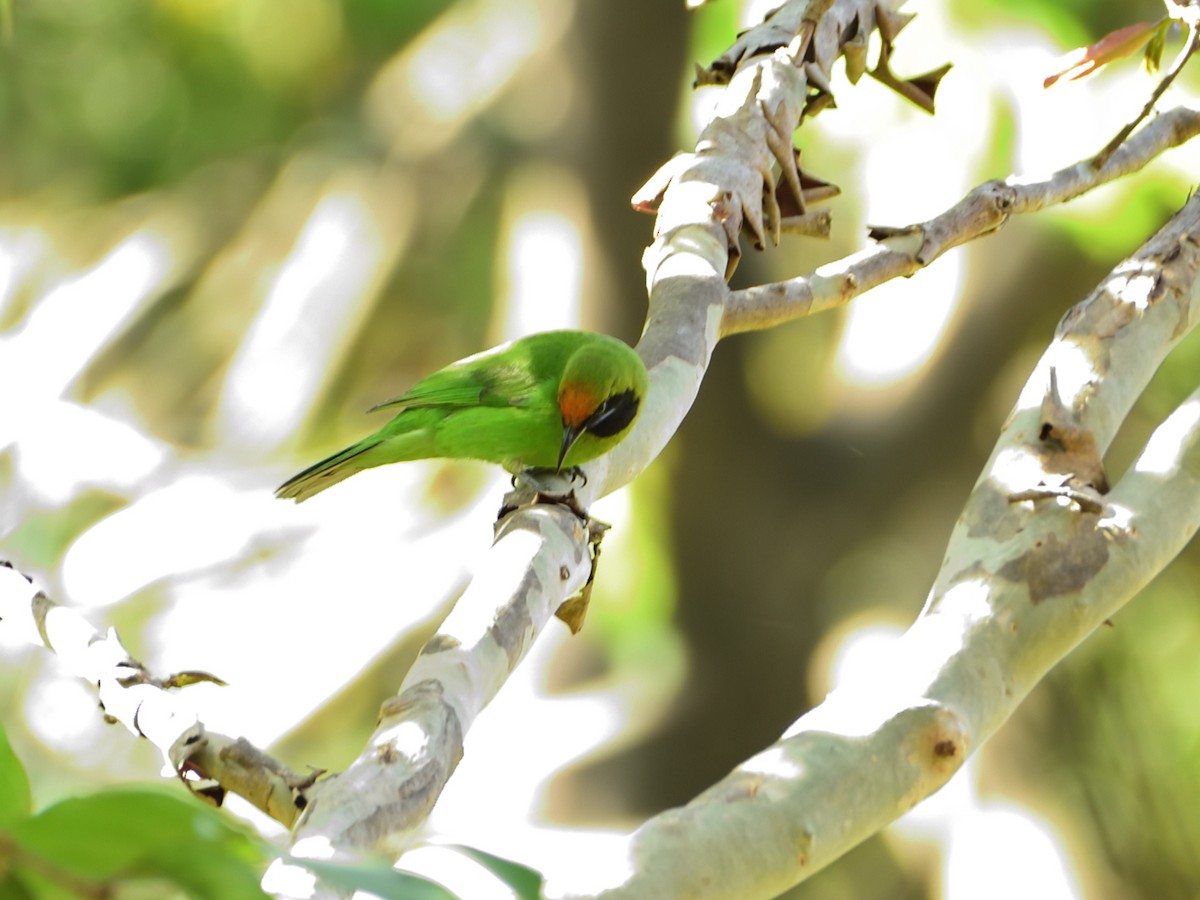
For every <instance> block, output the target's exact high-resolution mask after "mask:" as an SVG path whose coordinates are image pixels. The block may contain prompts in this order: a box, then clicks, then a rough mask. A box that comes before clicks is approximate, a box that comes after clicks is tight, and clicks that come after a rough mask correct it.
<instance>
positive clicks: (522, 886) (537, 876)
mask: <svg viewBox="0 0 1200 900" xmlns="http://www.w3.org/2000/svg"><path fill="white" fill-rule="evenodd" d="M452 847H453V849H455V850H457V851H458V852H459V853H462V854H464V855H466V856H469V857H471V859H473V860H475V862H477V863H479V864H480V865H481V866H483V867H484V868H485V869H487V870H488V871H489V872H491V873H492V874H493V875H495V876H496V877H497V878H499V879H500V880H501V881H503V882H504V883H505V884H507V885H508V886H509V887H510V888H512V889H513V890H514V891H516V893H517V897H519V898H520V900H538V898H539V897H541V896H542V885H543V884H545V881H546V879H545V878H543V877H542V873H541V872H538V871H537V870H535V869H531V868H529V866H527V865H524V864H523V863H519V862H514V861H513V860H511V859H505V858H504V857H502V856H493V855H492V854H491V853H485V852H484V851H483V850H479V849H477V848H475V847H467V846H465V845H463V844H454V845H452Z"/></svg>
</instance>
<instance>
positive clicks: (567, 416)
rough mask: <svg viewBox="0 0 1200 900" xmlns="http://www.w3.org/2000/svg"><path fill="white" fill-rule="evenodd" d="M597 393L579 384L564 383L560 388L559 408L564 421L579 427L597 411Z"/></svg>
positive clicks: (573, 426)
mask: <svg viewBox="0 0 1200 900" xmlns="http://www.w3.org/2000/svg"><path fill="white" fill-rule="evenodd" d="M598 405H599V404H598V402H597V400H596V395H595V394H594V393H592V392H591V391H589V390H588V389H587V388H585V387H583V386H582V385H578V384H564V385H563V386H562V387H560V388H559V389H558V408H559V411H560V412H562V418H563V422H564V423H565V424H567V425H568V426H570V427H571V428H578V427H579V426H580V425H582V424H583V423H584V422H586V421H587V419H588V417H589V416H590V415H591V414H592V413H594V412H595V411H596V407H597V406H598Z"/></svg>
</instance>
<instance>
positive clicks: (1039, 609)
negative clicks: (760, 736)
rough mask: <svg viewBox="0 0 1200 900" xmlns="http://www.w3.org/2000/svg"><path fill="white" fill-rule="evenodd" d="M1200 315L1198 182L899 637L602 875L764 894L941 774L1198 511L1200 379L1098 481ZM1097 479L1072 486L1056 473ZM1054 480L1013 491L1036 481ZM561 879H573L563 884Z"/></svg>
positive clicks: (999, 474)
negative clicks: (1107, 482) (1117, 440)
mask: <svg viewBox="0 0 1200 900" xmlns="http://www.w3.org/2000/svg"><path fill="white" fill-rule="evenodd" d="M1198 316H1200V198H1192V199H1191V200H1189V202H1188V203H1187V205H1186V206H1185V207H1184V209H1183V210H1182V211H1181V212H1180V213H1179V214H1178V215H1176V216H1175V218H1174V219H1173V220H1172V221H1171V222H1170V223H1169V224H1168V225H1167V226H1166V227H1165V228H1164V229H1163V230H1162V231H1160V232H1159V234H1157V235H1155V236H1154V237H1153V238H1152V239H1151V240H1150V241H1148V242H1147V243H1146V244H1145V245H1144V246H1143V247H1142V249H1141V250H1140V251H1139V252H1138V253H1137V254H1135V255H1134V256H1133V257H1131V258H1130V259H1129V260H1127V261H1125V262H1123V263H1121V264H1120V265H1119V266H1117V267H1116V268H1115V269H1114V270H1113V272H1112V273H1111V275H1109V276H1108V278H1107V279H1105V281H1104V282H1103V283H1102V284H1101V285H1100V286H1099V287H1098V288H1097V289H1096V291H1095V292H1093V294H1092V295H1091V296H1089V297H1088V298H1087V299H1085V300H1084V301H1082V302H1081V303H1079V304H1078V305H1076V306H1075V307H1073V308H1072V309H1071V310H1070V311H1069V312H1068V313H1067V315H1066V316H1065V317H1064V318H1063V321H1062V323H1061V324H1060V326H1059V329H1058V332H1057V334H1056V336H1055V338H1054V341H1053V342H1052V343H1051V345H1050V347H1049V349H1048V350H1047V351H1046V354H1045V355H1044V356H1043V357H1042V359H1041V361H1040V362H1039V364H1038V366H1037V367H1036V368H1035V370H1034V372H1033V374H1032V376H1031V377H1030V379H1029V381H1028V383H1027V384H1026V387H1025V389H1024V391H1023V392H1022V394H1021V396H1020V399H1019V400H1018V402H1017V406H1016V409H1015V410H1014V411H1013V414H1012V415H1011V416H1010V418H1009V420H1008V422H1007V423H1006V424H1005V427H1004V429H1003V431H1002V433H1001V436H1000V439H999V441H998V442H997V444H996V447H995V449H994V450H993V452H992V455H991V458H990V459H989V460H988V462H987V464H986V466H985V467H984V470H983V474H982V475H981V477H980V479H979V481H978V482H977V484H976V486H975V488H974V490H973V491H972V493H971V496H970V497H969V499H968V500H967V504H966V507H965V508H964V511H963V513H962V516H961V517H960V519H959V521H958V523H957V525H956V526H955V528H954V531H953V533H952V535H951V537H950V541H949V545H948V548H947V553H946V557H945V562H944V563H943V566H942V569H941V571H940V573H939V575H938V577H937V580H936V581H935V583H934V585H933V588H932V590H931V591H930V594H929V599H928V601H927V603H926V606H925V609H924V610H923V611H922V613H921V615H920V617H919V618H918V619H917V621H916V622H915V623H914V624H913V626H912V627H911V628H910V629H909V630H908V632H907V633H906V634H905V635H904V636H903V637H902V638H901V639H900V640H899V641H898V643H897V645H896V647H895V650H894V655H892V656H891V657H890V658H889V659H887V660H885V661H884V662H883V663H882V664H881V665H880V666H879V667H878V668H877V669H876V670H875V671H876V672H878V673H882V674H879V675H872V676H869V677H863V678H862V679H861V680H859V681H858V682H856V683H851V684H847V685H844V686H841V687H839V688H838V689H837V690H835V691H834V692H833V693H831V694H830V695H829V696H828V697H827V698H826V699H825V701H824V702H823V703H822V704H820V705H819V706H818V707H816V708H815V709H813V710H812V711H810V712H808V713H807V714H805V715H804V716H802V717H801V718H800V719H799V720H798V721H797V722H796V723H795V724H794V725H793V726H792V727H791V728H790V729H788V731H787V732H786V733H785V734H784V736H783V737H782V738H781V739H780V740H779V741H778V742H776V743H775V744H774V745H772V746H771V747H768V748H766V749H765V750H763V751H762V752H760V753H758V754H757V755H755V756H754V757H752V758H751V759H749V760H747V761H746V762H745V763H743V764H741V765H740V766H738V767H737V769H735V770H734V772H733V773H732V774H731V775H729V776H728V777H727V778H725V779H723V780H722V781H721V782H719V783H717V784H716V785H714V786H713V787H711V788H709V789H708V790H707V791H705V792H704V793H702V794H701V795H700V796H698V797H697V798H696V799H695V800H693V801H692V802H691V803H689V804H688V805H687V806H685V807H683V808H681V809H675V810H670V811H668V812H666V813H663V814H661V815H659V816H656V817H655V818H653V819H651V820H649V821H648V822H647V823H645V824H644V825H643V826H642V827H641V828H640V829H638V831H637V832H636V833H635V834H634V835H633V837H632V839H631V843H630V847H629V851H628V870H627V872H626V873H625V874H624V877H623V878H622V879H621V880H620V881H619V882H617V883H614V884H612V885H611V886H609V887H608V888H607V889H605V890H601V891H599V892H598V893H593V892H592V891H588V892H587V893H586V894H581V893H575V894H570V895H571V896H588V897H604V898H644V897H666V896H703V897H706V898H724V897H728V898H738V900H748V898H755V897H764V898H765V897H772V896H775V895H776V894H778V893H779V892H781V891H783V890H785V889H787V888H788V887H790V886H791V885H793V884H795V883H797V882H799V881H801V880H803V879H805V878H807V877H808V876H810V875H812V874H813V873H814V872H816V871H818V870H819V869H821V868H822V867H823V866H825V865H827V864H828V863H830V862H832V861H833V860H834V859H836V858H837V857H838V856H840V855H841V854H842V853H844V852H846V851H847V850H849V849H850V848H851V847H853V846H854V845H855V844H857V843H859V842H860V841H862V840H864V839H865V838H866V837H868V836H870V835H871V834H873V833H874V832H875V831H876V830H878V829H879V828H880V827H882V826H883V825H884V824H886V823H888V822H890V821H892V820H893V819H895V818H896V817H897V816H899V815H900V814H901V813H903V812H904V811H906V810H907V809H909V808H911V807H912V806H914V805H915V804H916V803H917V802H919V801H920V800H921V799H923V798H924V797H926V796H928V795H929V794H931V793H933V792H934V791H936V790H937V789H938V788H939V787H940V786H941V785H942V784H944V783H945V781H946V780H947V779H948V778H949V777H950V776H951V775H952V774H953V773H954V772H955V771H956V770H957V769H958V767H959V766H960V765H961V764H962V763H963V761H964V760H965V759H966V757H967V756H968V755H969V754H970V753H972V752H974V751H975V750H977V749H978V748H979V747H980V745H981V744H982V743H983V742H984V741H985V740H987V738H988V737H989V736H990V735H991V734H992V733H994V732H995V731H996V729H997V728H999V727H1000V725H1001V724H1002V723H1003V722H1004V721H1005V720H1006V719H1007V718H1008V716H1009V715H1011V714H1012V712H1013V711H1014V710H1015V709H1016V707H1017V706H1018V705H1019V703H1020V702H1021V701H1022V700H1023V699H1024V697H1025V696H1026V695H1027V694H1028V693H1029V691H1030V690H1032V688H1033V687H1034V686H1035V685H1036V684H1037V682H1038V681H1039V680H1040V679H1041V678H1042V676H1043V675H1045V673H1046V672H1047V671H1049V669H1050V668H1051V667H1053V666H1054V665H1055V664H1056V663H1058V662H1059V661H1060V660H1061V659H1062V658H1063V657H1064V656H1065V655H1066V654H1067V653H1068V652H1070V650H1071V649H1072V648H1074V647H1075V646H1076V645H1077V644H1079V643H1080V642H1081V641H1082V640H1083V639H1084V638H1086V637H1087V636H1088V635H1089V634H1090V633H1091V632H1092V631H1093V630H1095V629H1096V628H1097V627H1099V626H1100V625H1101V624H1102V623H1103V622H1104V621H1106V620H1107V619H1108V618H1109V617H1110V616H1112V615H1113V614H1114V613H1115V612H1116V611H1117V610H1119V609H1120V608H1121V607H1122V606H1123V605H1124V604H1125V603H1127V602H1128V601H1129V600H1131V599H1132V598H1133V597H1134V596H1135V595H1136V594H1137V592H1138V591H1139V590H1141V588H1142V587H1144V586H1145V585H1146V584H1147V583H1148V582H1149V581H1150V580H1151V579H1152V578H1153V577H1154V576H1155V575H1157V574H1158V573H1159V572H1160V571H1161V570H1162V569H1163V567H1164V566H1166V564H1167V563H1168V562H1170V560H1171V559H1173V558H1174V557H1175V556H1176V554H1178V553H1179V551H1180V550H1181V549H1182V548H1183V547H1184V546H1185V545H1186V544H1187V543H1188V541H1189V540H1191V538H1192V536H1193V535H1194V534H1195V532H1196V530H1197V528H1198V527H1200V390H1198V391H1197V392H1196V393H1194V394H1193V395H1192V396H1191V397H1189V398H1188V400H1187V401H1186V402H1184V403H1183V404H1182V405H1181V406H1180V407H1179V408H1178V409H1177V410H1176V411H1175V413H1173V414H1172V415H1171V416H1170V417H1169V418H1168V419H1167V420H1166V421H1164V422H1163V423H1162V424H1161V425H1160V426H1159V427H1158V428H1157V429H1156V431H1155V432H1154V434H1153V435H1152V437H1151V439H1150V440H1149V442H1148V443H1147V445H1146V448H1145V450H1144V452H1143V453H1142V454H1141V456H1140V458H1139V459H1138V461H1137V462H1136V463H1135V464H1134V466H1133V467H1132V468H1131V469H1130V470H1129V472H1127V473H1126V474H1125V475H1124V476H1123V477H1122V478H1121V480H1120V481H1119V482H1118V483H1117V484H1116V486H1115V487H1114V488H1113V489H1112V491H1111V493H1107V494H1104V493H1102V492H1101V491H1102V489H1100V488H1097V487H1096V486H1095V483H1096V482H1100V483H1103V480H1104V479H1103V470H1102V467H1101V464H1100V454H1102V452H1103V450H1104V448H1105V447H1107V446H1108V443H1109V442H1110V441H1111V440H1112V437H1113V435H1114V434H1115V432H1116V429H1117V427H1118V426H1119V424H1120V422H1121V421H1122V420H1123V419H1124V417H1125V415H1126V414H1127V413H1128V411H1129V408H1130V406H1131V405H1132V403H1133V401H1134V399H1136V397H1137V396H1138V395H1139V394H1140V393H1141V391H1142V390H1143V389H1144V387H1145V385H1146V384H1147V382H1148V381H1149V379H1150V377H1151V375H1152V374H1153V373H1154V371H1155V370H1156V369H1157V367H1158V365H1159V364H1160V363H1161V362H1162V360H1163V359H1164V358H1165V357H1166V355H1167V353H1169V352H1170V350H1171V348H1172V347H1174V346H1175V345H1176V344H1177V343H1178V342H1179V341H1180V340H1181V339H1182V338H1183V337H1184V336H1185V335H1186V334H1187V333H1188V331H1190V329H1191V328H1192V327H1193V325H1194V323H1195V322H1196V321H1197V317H1198ZM1062 485H1070V486H1071V487H1072V488H1073V489H1074V490H1077V491H1079V492H1080V494H1081V495H1086V496H1089V497H1091V498H1092V499H1094V501H1095V504H1096V505H1097V506H1098V507H1099V511H1091V510H1092V509H1094V508H1095V507H1091V506H1088V505H1086V504H1085V506H1086V507H1087V508H1083V509H1081V508H1080V504H1077V503H1073V502H1071V501H1070V499H1069V498H1066V497H1062V496H1061V495H1060V494H1059V493H1057V492H1056V491H1055V490H1053V488H1057V487H1059V486H1062ZM1040 488H1050V489H1049V490H1046V491H1045V495H1044V499H1026V500H1017V498H1018V497H1028V496H1031V495H1032V496H1035V497H1036V496H1038V492H1039V489H1040ZM567 893H570V892H569V891H568V892H567Z"/></svg>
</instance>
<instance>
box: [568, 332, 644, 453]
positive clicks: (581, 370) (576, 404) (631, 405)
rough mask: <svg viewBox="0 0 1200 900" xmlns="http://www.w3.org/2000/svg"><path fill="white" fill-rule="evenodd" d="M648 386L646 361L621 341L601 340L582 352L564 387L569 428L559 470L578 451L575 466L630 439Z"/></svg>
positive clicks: (577, 353) (572, 361) (571, 366)
mask: <svg viewBox="0 0 1200 900" xmlns="http://www.w3.org/2000/svg"><path fill="white" fill-rule="evenodd" d="M647 383H648V379H647V376H646V366H645V365H644V364H643V363H642V360H641V357H639V356H638V355H637V354H636V353H635V352H634V351H633V349H632V348H631V347H629V346H628V345H626V344H624V343H622V342H621V341H618V340H616V339H610V340H604V341H602V342H601V341H598V342H596V343H595V344H589V345H586V346H584V347H581V348H580V349H578V350H576V351H575V352H574V353H573V354H572V355H571V357H570V359H569V360H568V361H567V366H566V368H565V369H564V370H563V376H562V380H561V381H560V382H559V385H558V409H559V412H560V413H561V414H562V424H563V438H562V446H561V447H560V449H559V453H558V468H559V469H560V470H561V469H562V467H563V463H564V462H565V461H566V459H567V455H568V454H571V453H572V450H574V451H575V452H574V453H573V454H572V460H571V461H572V465H579V464H580V463H585V462H588V461H589V460H592V459H595V458H596V457H597V456H600V455H601V454H602V453H604V452H606V451H607V450H608V449H610V448H611V447H612V446H613V445H615V444H617V443H618V442H619V441H620V440H621V439H622V438H624V437H625V435H626V434H628V433H629V429H630V427H631V426H632V425H633V422H634V420H635V419H636V418H637V415H638V412H639V411H640V409H641V405H642V399H643V398H644V397H645V396H646V388H647Z"/></svg>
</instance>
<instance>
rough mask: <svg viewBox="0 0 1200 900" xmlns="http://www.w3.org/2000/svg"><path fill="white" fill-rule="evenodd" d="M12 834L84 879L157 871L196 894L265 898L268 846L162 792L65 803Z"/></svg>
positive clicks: (217, 898) (219, 899)
mask: <svg viewBox="0 0 1200 900" xmlns="http://www.w3.org/2000/svg"><path fill="white" fill-rule="evenodd" d="M11 835H12V839H13V840H14V842H15V843H16V844H17V846H18V847H19V848H20V849H21V850H23V851H24V852H26V853H28V854H31V855H33V856H36V857H38V858H39V859H40V860H42V861H43V862H45V863H46V864H48V865H51V866H53V867H56V868H59V869H62V870H63V871H64V872H68V873H70V874H72V875H74V876H76V877H79V878H84V879H94V880H99V881H111V880H117V879H121V878H142V877H146V876H156V877H159V878H162V879H166V880H168V881H170V882H172V883H173V884H175V885H177V886H179V887H180V888H183V889H184V890H186V891H188V892H189V894H190V895H191V896H194V897H197V898H213V900H241V898H251V897H253V898H260V897H263V896H264V894H263V892H262V890H261V889H260V888H259V886H258V883H259V879H260V877H261V870H262V868H263V867H264V865H265V862H266V857H265V853H264V851H263V849H262V847H263V845H262V844H261V843H260V842H259V841H258V840H257V839H256V838H252V837H251V836H249V835H248V834H247V833H245V832H244V831H242V830H241V829H240V828H237V827H235V826H234V825H233V824H232V823H231V822H230V821H229V820H228V819H227V818H225V817H224V816H223V815H222V814H221V813H219V812H218V811H217V810H214V809H210V808H208V807H205V806H201V805H200V804H199V803H197V802H196V801H194V800H190V799H188V798H184V797H177V796H174V795H172V794H167V793H163V792H160V791H153V790H147V789H128V788H126V789H119V790H112V791H102V792H99V793H96V794H91V795H89V796H86V797H76V798H72V799H69V800H64V801H62V802H61V803H56V804H55V805H53V806H51V807H49V808H47V809H45V810H43V811H42V812H40V813H38V814H37V815H36V816H34V817H33V818H31V819H26V820H25V821H23V822H19V823H17V824H16V825H15V826H13V828H12V829H11Z"/></svg>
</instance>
